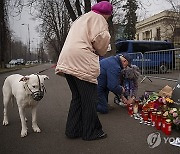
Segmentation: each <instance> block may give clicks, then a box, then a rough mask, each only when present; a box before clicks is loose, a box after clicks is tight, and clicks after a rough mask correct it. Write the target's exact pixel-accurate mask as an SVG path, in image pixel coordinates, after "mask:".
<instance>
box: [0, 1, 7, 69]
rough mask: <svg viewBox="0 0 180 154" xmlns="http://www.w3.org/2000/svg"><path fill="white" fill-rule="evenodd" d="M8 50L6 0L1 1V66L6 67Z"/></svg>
mask: <svg viewBox="0 0 180 154" xmlns="http://www.w3.org/2000/svg"><path fill="white" fill-rule="evenodd" d="M5 51H6V23H5V0H1V1H0V67H1V68H4V67H5V64H4V63H5V62H4V61H5V58H4V55H5V54H4V53H5Z"/></svg>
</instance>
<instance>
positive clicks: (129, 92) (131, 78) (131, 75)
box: [114, 65, 140, 106]
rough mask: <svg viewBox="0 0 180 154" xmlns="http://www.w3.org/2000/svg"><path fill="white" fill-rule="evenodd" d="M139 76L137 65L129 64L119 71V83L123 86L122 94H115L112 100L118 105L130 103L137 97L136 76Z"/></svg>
mask: <svg viewBox="0 0 180 154" xmlns="http://www.w3.org/2000/svg"><path fill="white" fill-rule="evenodd" d="M139 76H140V70H139V67H137V66H136V65H131V66H130V67H129V66H128V67H126V68H124V69H123V70H122V71H121V77H120V83H121V85H122V86H123V87H124V89H125V92H124V93H123V95H116V96H115V98H114V102H115V103H116V104H118V105H121V106H124V104H131V103H132V102H133V100H134V99H135V98H136V97H137V92H138V78H139Z"/></svg>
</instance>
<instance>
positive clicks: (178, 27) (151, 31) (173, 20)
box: [136, 10, 180, 47]
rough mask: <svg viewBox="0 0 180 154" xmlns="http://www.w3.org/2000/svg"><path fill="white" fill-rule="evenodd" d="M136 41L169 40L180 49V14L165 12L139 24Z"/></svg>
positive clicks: (137, 25)
mask: <svg viewBox="0 0 180 154" xmlns="http://www.w3.org/2000/svg"><path fill="white" fill-rule="evenodd" d="M136 40H153V41H154V40H162V41H163V40H167V41H171V42H173V43H174V44H175V45H176V46H179V47H180V13H175V12H172V11H168V10H165V11H163V12H160V13H158V14H156V15H153V16H151V17H149V18H147V19H145V20H142V21H140V22H138V23H137V24H136Z"/></svg>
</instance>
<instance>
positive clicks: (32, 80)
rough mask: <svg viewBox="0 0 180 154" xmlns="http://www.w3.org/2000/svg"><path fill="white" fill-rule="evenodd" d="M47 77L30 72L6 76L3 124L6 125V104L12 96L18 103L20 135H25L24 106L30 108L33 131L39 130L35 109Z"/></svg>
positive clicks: (41, 96) (41, 95)
mask: <svg viewBox="0 0 180 154" xmlns="http://www.w3.org/2000/svg"><path fill="white" fill-rule="evenodd" d="M45 79H49V77H48V76H46V75H37V74H31V75H29V76H22V75H20V74H14V75H10V76H8V77H7V78H6V79H5V81H4V85H3V89H2V90H3V102H4V119H3V125H5V126H6V125H8V123H9V122H8V116H7V106H8V103H9V102H10V101H11V100H12V97H13V96H14V97H15V99H16V102H17V105H18V110H19V115H20V119H21V125H22V129H21V137H25V136H27V125H26V117H25V113H24V110H25V108H26V107H31V109H32V128H33V130H34V132H38V133H39V132H41V130H40V128H39V127H38V125H37V119H36V111H37V105H38V102H39V101H40V100H41V99H42V98H43V96H44V91H45V86H44V80H45Z"/></svg>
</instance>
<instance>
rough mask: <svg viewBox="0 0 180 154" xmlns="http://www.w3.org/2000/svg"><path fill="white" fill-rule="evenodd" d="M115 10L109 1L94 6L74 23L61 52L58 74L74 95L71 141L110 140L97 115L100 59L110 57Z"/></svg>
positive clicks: (68, 125)
mask: <svg viewBox="0 0 180 154" xmlns="http://www.w3.org/2000/svg"><path fill="white" fill-rule="evenodd" d="M112 10H113V7H112V5H111V4H110V3H109V2H107V1H102V2H99V3H97V4H95V5H94V6H92V8H91V11H90V12H88V13H86V14H84V15H82V16H81V17H80V18H78V19H77V20H76V21H75V22H74V23H73V24H72V26H71V28H70V31H69V33H68V36H67V38H66V41H65V43H64V46H63V48H62V51H61V53H60V56H59V59H58V62H57V66H56V69H55V73H56V74H59V75H60V74H64V75H65V77H66V80H67V82H68V85H69V87H70V90H71V92H72V100H71V104H70V108H69V113H68V118H67V123H66V131H65V134H66V136H67V137H69V138H77V137H82V139H83V140H96V139H102V138H106V137H107V134H105V133H104V132H103V130H102V125H101V123H100V121H99V118H98V115H97V112H96V106H97V77H98V75H99V70H100V66H99V56H104V55H105V54H106V52H107V48H108V45H109V43H110V34H109V30H108V23H107V20H108V18H109V17H110V16H111V14H112Z"/></svg>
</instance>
